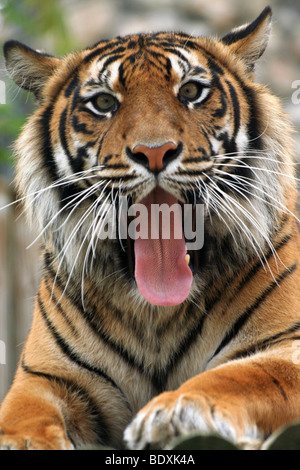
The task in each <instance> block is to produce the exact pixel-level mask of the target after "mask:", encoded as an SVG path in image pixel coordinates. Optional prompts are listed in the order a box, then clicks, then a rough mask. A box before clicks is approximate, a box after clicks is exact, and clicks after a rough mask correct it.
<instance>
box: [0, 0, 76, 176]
mask: <svg viewBox="0 0 300 470" xmlns="http://www.w3.org/2000/svg"><path fill="white" fill-rule="evenodd" d="M0 15H1V16H2V20H3V21H4V23H5V24H6V25H7V26H9V27H10V29H11V30H12V31H13V33H12V34H13V37H7V38H3V42H4V41H5V40H8V39H17V40H18V41H21V42H24V43H25V44H27V45H29V46H30V47H33V48H38V49H42V50H43V49H44V50H46V52H49V53H51V54H54V55H59V56H61V55H63V54H65V53H67V52H69V51H70V50H72V49H74V48H76V47H77V46H78V45H77V44H76V41H75V39H74V38H73V37H71V35H70V33H69V31H68V28H67V25H66V22H65V17H64V11H63V8H62V2H61V0H51V1H42V2H41V1H40V0H22V2H20V1H19V0H7V1H6V2H4V3H3V8H2V9H1V10H0ZM49 43H50V44H51V50H47V49H48V47H49V46H48V44H49ZM46 44H47V45H46ZM1 46H2V44H1ZM3 68H4V65H3V64H2V63H0V71H1V70H2V69H3ZM0 79H1V80H4V82H5V85H6V104H1V105H0V108H1V110H0V111H1V112H0V171H1V166H2V168H3V165H4V166H7V165H8V166H10V165H11V164H12V162H13V159H12V156H11V155H12V151H11V147H12V144H13V141H14V140H15V139H16V137H17V136H18V134H19V132H20V129H21V127H22V125H23V124H24V122H25V120H26V115H29V114H31V113H32V111H33V108H34V104H33V103H34V99H33V97H32V96H31V95H30V93H28V92H24V91H20V90H18V88H17V86H16V85H14V83H13V82H12V80H10V79H9V78H8V77H7V76H5V75H4V73H3V74H1V76H0Z"/></svg>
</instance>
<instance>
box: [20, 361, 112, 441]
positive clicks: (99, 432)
mask: <svg viewBox="0 0 300 470" xmlns="http://www.w3.org/2000/svg"><path fill="white" fill-rule="evenodd" d="M21 366H22V369H23V371H24V372H26V373H27V374H31V375H35V376H37V377H41V378H44V379H46V380H48V381H49V382H53V383H55V385H59V386H60V387H61V388H62V389H65V390H67V393H68V394H69V395H75V399H76V400H79V401H80V402H81V403H82V405H83V406H84V407H85V408H86V416H87V418H88V419H89V420H90V421H91V426H92V430H93V433H94V434H95V436H97V437H96V440H95V442H94V444H98V445H105V444H107V443H108V442H109V441H110V437H109V433H108V425H107V423H106V422H105V419H104V417H103V415H102V413H101V411H100V410H99V408H98V406H97V405H96V403H95V402H94V400H93V399H92V398H91V397H90V396H89V394H88V393H87V392H86V390H84V389H83V388H82V387H79V386H78V385H77V384H76V383H74V382H73V381H71V380H67V379H64V378H62V377H57V376H55V375H52V374H48V373H45V372H40V371H36V370H33V369H31V368H30V367H29V366H28V365H27V364H25V360H24V358H23V359H22V362H21ZM65 390H63V393H65ZM73 400H74V398H72V400H71V401H73ZM66 403H67V400H66ZM70 412H72V409H70ZM67 420H68V416H67V417H66V426H67V433H68V437H69V435H70V434H69V433H70V432H71V430H70V429H68V421H67ZM71 421H74V418H72V419H71ZM79 430H80V423H79ZM77 432H78V431H77ZM70 437H71V438H72V436H70ZM72 443H73V445H74V446H75V444H74V442H72ZM87 444H93V443H92V442H88V443H87Z"/></svg>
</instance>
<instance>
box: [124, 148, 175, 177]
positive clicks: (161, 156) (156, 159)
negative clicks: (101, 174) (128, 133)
mask: <svg viewBox="0 0 300 470" xmlns="http://www.w3.org/2000/svg"><path fill="white" fill-rule="evenodd" d="M181 151H182V144H181V143H180V144H179V145H176V144H175V143H174V142H166V143H165V144H163V145H159V146H154V147H147V146H146V145H141V144H138V145H136V146H135V147H134V148H133V150H132V151H129V152H127V153H128V154H129V156H130V158H132V160H134V161H136V162H137V163H140V164H141V165H143V166H144V167H146V168H148V169H149V170H150V171H152V172H153V173H155V174H158V173H159V172H160V171H162V170H164V169H165V168H166V166H167V165H168V164H169V163H171V161H173V160H175V158H177V157H178V155H179V154H180V152H181Z"/></svg>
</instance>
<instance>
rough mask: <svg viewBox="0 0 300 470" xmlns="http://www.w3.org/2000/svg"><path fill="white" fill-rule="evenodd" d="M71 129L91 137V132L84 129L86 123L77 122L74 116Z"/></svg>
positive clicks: (74, 115)
mask: <svg viewBox="0 0 300 470" xmlns="http://www.w3.org/2000/svg"><path fill="white" fill-rule="evenodd" d="M72 127H73V129H74V131H76V132H80V133H81V134H87V135H93V134H94V132H93V131H89V130H88V129H87V128H86V123H85V122H79V121H78V116H76V114H73V116H72Z"/></svg>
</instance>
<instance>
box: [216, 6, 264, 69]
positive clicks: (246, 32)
mask: <svg viewBox="0 0 300 470" xmlns="http://www.w3.org/2000/svg"><path fill="white" fill-rule="evenodd" d="M271 20H272V10H271V8H270V7H269V6H268V7H266V8H265V9H264V10H263V11H262V12H261V14H260V15H259V16H258V18H256V20H254V21H253V22H252V23H248V24H245V25H243V26H240V27H239V28H235V29H233V30H232V31H231V32H230V33H228V34H226V36H224V37H223V38H222V42H223V44H226V45H227V46H229V47H230V49H231V51H232V53H233V54H235V55H237V56H238V57H239V58H241V59H242V60H243V61H244V62H245V64H246V66H247V69H248V71H249V72H250V73H251V72H253V70H254V66H255V62H256V61H257V60H258V59H259V58H260V56H261V55H262V54H263V53H264V51H265V49H266V47H267V45H268V42H269V37H270V33H271V26H272V21H271Z"/></svg>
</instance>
